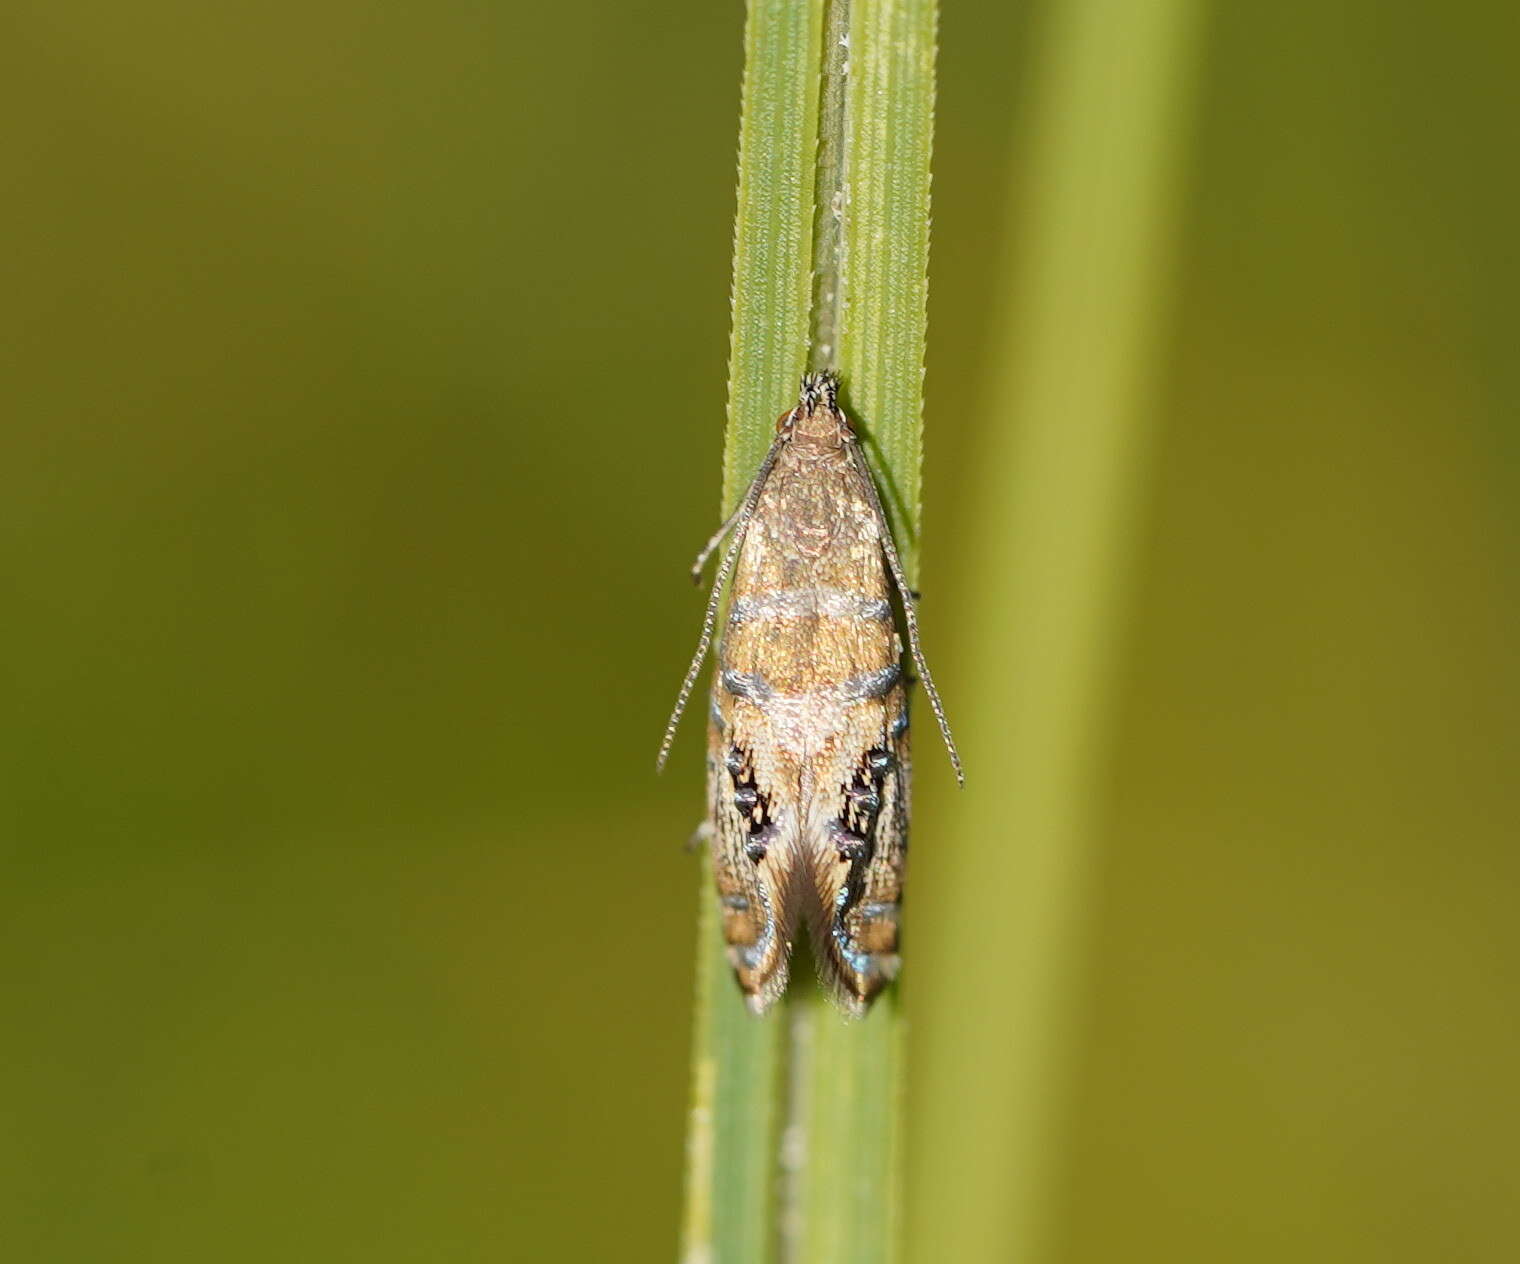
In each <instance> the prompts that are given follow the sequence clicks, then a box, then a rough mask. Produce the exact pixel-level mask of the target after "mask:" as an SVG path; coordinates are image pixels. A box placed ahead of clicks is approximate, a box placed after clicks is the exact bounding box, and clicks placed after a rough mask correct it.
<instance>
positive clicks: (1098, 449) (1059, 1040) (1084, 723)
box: [909, 0, 1201, 1264]
mask: <svg viewBox="0 0 1520 1264" xmlns="http://www.w3.org/2000/svg"><path fill="white" fill-rule="evenodd" d="M1200 9H1201V5H1200V4H1199V3H1198V0H1155V2H1154V3H1150V4H1143V5H1141V4H1132V3H1128V2H1127V0H1071V2H1070V3H1068V4H1063V5H1060V6H1057V8H1056V9H1055V10H1054V11H1053V21H1052V23H1051V26H1050V27H1049V29H1048V44H1047V46H1046V48H1045V50H1044V55H1043V56H1042V58H1041V59H1040V65H1041V73H1042V79H1043V82H1041V83H1039V84H1038V85H1037V87H1036V90H1035V91H1034V92H1033V94H1032V98H1033V106H1032V110H1033V115H1032V120H1031V122H1032V126H1033V132H1032V135H1031V138H1030V143H1029V144H1028V146H1027V148H1026V150H1025V152H1026V153H1027V161H1026V162H1025V163H1024V164H1023V165H1022V166H1021V169H1020V170H1019V171H1018V172H1017V173H1016V181H1015V187H1016V193H1015V196H1014V198H1013V199H1012V205H1013V206H1014V208H1015V213H1016V215H1017V231H1016V232H1015V233H1014V234H1013V236H1014V240H1015V242H1016V244H1017V250H1016V252H1015V255H1014V257H1013V259H1012V260H1011V262H1010V267H1009V271H1008V284H1007V286H1006V288H1005V290H1004V292H1005V293H1007V294H1008V295H1010V296H1011V297H1010V301H1009V304H1008V309H1007V311H1006V312H1005V313H1003V315H1004V317H1005V322H1004V326H1003V328H1002V329H1001V330H995V332H994V338H993V341H992V343H991V345H992V347H993V348H994V353H995V354H996V355H997V356H998V368H997V370H996V371H995V372H994V389H993V391H992V395H991V399H990V401H989V409H988V420H987V422H986V423H985V426H984V431H983V434H984V440H983V445H982V452H981V455H980V459H979V461H978V466H977V472H976V476H975V478H974V481H973V485H972V486H971V487H970V488H968V495H969V496H970V498H971V506H972V508H971V511H970V513H969V514H968V523H969V527H968V537H969V538H968V544H969V543H970V542H971V540H972V539H974V542H975V544H974V547H975V549H976V556H977V567H976V576H977V601H976V605H975V608H974V617H973V618H968V619H966V620H963V621H962V622H961V624H960V626H959V627H958V628H957V629H956V631H957V638H956V641H957V643H956V645H955V647H954V648H955V653H954V658H955V661H956V664H957V668H958V671H959V673H960V674H961V676H962V678H963V679H964V680H965V681H968V682H975V688H974V689H972V690H969V691H964V692H965V694H966V695H967V696H966V697H965V703H966V705H963V706H962V707H961V708H960V710H959V716H960V719H959V724H960V731H961V735H962V740H963V742H964V744H965V746H966V748H967V749H968V750H970V751H973V752H974V751H978V750H980V751H984V752H989V753H990V757H991V758H993V759H994V760H995V766H994V767H993V768H991V769H989V772H990V773H991V776H992V778H993V783H994V790H995V792H994V793H990V794H977V795H970V794H968V795H966V796H964V797H963V798H962V799H961V800H960V801H959V802H957V803H955V804H954V805H953V806H952V809H951V812H950V826H951V828H952V830H953V835H954V838H955V839H956V841H957V844H958V847H957V848H954V849H951V850H950V851H949V852H948V853H946V854H945V855H944V856H943V859H942V861H941V873H942V875H943V877H942V881H943V882H944V883H945V884H946V885H947V887H948V888H950V889H951V890H952V891H953V896H952V901H953V903H952V905H951V907H950V908H948V909H947V910H946V915H945V916H944V917H942V921H941V924H940V925H939V926H937V927H936V936H935V939H936V943H935V961H934V965H935V966H936V967H938V968H937V969H936V971H935V977H936V981H937V984H938V986H937V987H936V988H935V990H934V993H933V995H932V996H926V997H925V998H924V1004H923V1005H922V1006H921V1007H920V1010H919V1012H920V1014H921V1021H922V1022H923V1024H924V1026H923V1031H922V1039H921V1040H920V1041H919V1042H918V1043H917V1044H916V1046H915V1058H916V1060H917V1061H916V1064H915V1077H916V1080H915V1082H916V1086H917V1088H919V1089H920V1090H921V1091H922V1096H921V1097H920V1098H919V1104H920V1106H921V1110H920V1112H919V1113H918V1114H917V1115H916V1122H917V1124H918V1127H917V1130H916V1132H915V1141H916V1144H917V1147H918V1148H917V1149H916V1150H915V1158H917V1157H918V1156H922V1165H921V1166H915V1167H914V1168H913V1171H912V1177H913V1179H912V1180H911V1182H910V1186H909V1188H910V1190H911V1200H912V1205H911V1213H910V1223H911V1229H910V1234H911V1239H912V1245H913V1251H912V1258H914V1259H922V1260H942V1259H943V1260H956V1261H962V1262H965V1264H981V1262H983V1261H986V1262H988V1264H991V1262H992V1261H1003V1260H1018V1261H1040V1260H1047V1259H1050V1258H1053V1257H1054V1256H1055V1255H1056V1254H1057V1248H1056V1243H1055V1242H1054V1241H1053V1238H1052V1234H1053V1231H1054V1225H1053V1218H1052V1216H1051V1208H1052V1207H1053V1206H1058V1205H1059V1202H1060V1194H1061V1190H1060V1187H1059V1184H1058V1182H1057V1176H1058V1174H1059V1173H1060V1172H1061V1170H1062V1168H1063V1157H1064V1156H1063V1154H1062V1152H1061V1140H1060V1138H1061V1128H1060V1124H1061V1113H1062V1110H1063V1107H1064V1104H1065V1101H1066V1098H1067V1093H1068V1090H1069V1079H1068V1074H1069V1072H1068V1068H1069V1065H1070V1063H1071V1060H1072V1052H1073V1042H1072V1039H1071V1035H1072V1032H1073V1029H1074V1026H1075V1024H1076V1022H1077V1007H1076V1001H1075V999H1074V998H1075V997H1077V996H1078V995H1079V993H1080V985H1081V978H1082V972H1081V965H1082V956H1083V943H1084V935H1083V931H1084V929H1085V924H1086V920H1087V917H1088V910H1087V904H1088V900H1089V886H1090V883H1089V881H1088V875H1087V870H1088V866H1089V859H1090V857H1091V855H1092V854H1093V851H1094V849H1095V846H1096V841H1095V840H1096V833H1097V830H1098V828H1099V826H1100V824H1101V822H1099V821H1098V820H1097V819H1096V817H1095V813H1094V805H1095V803H1096V802H1097V801H1098V796H1099V792H1100V790H1101V777H1102V768H1103V761H1104V759H1105V757H1107V756H1108V755H1109V754H1110V752H1107V751H1106V750H1105V749H1104V747H1103V735H1104V733H1105V732H1106V731H1107V729H1108V727H1109V724H1110V720H1109V716H1110V710H1111V707H1112V705H1113V704H1112V691H1111V690H1110V689H1109V687H1108V680H1109V676H1110V674H1111V670H1112V666H1113V662H1114V659H1115V657H1116V653H1117V650H1118V646H1119V643H1120V633H1119V632H1118V629H1121V628H1122V626H1123V622H1124V610H1125V602H1126V598H1127V597H1128V596H1129V594H1128V593H1127V591H1126V582H1125V581H1126V576H1127V575H1128V574H1129V572H1130V554H1129V543H1130V540H1131V539H1132V537H1133V534H1134V532H1133V511H1134V507H1135V505H1136V503H1137V500H1138V498H1139V496H1140V494H1141V488H1142V486H1143V482H1144V478H1145V471H1146V447H1147V438H1148V430H1149V426H1148V421H1149V417H1150V414H1151V409H1150V407H1149V398H1148V396H1149V390H1150V388H1151V386H1152V381H1151V372H1150V366H1151V363H1152V361H1153V358H1154V355H1155V353H1156V351H1157V350H1158V349H1159V338H1158V335H1159V334H1160V333H1161V332H1162V331H1164V330H1165V328H1166V316H1167V295H1168V288H1169V287H1168V274H1167V264H1168V259H1169V252H1168V244H1169V241H1170V238H1171V225H1172V220H1173V210H1174V207H1175V204H1176V201H1177V186H1178V170H1179V165H1180V164H1179V162H1178V159H1179V155H1180V151H1181V146H1180V144H1179V140H1180V138H1181V137H1182V136H1184V135H1185V134H1186V128H1185V126H1184V122H1185V118H1186V114H1185V106H1186V101H1187V89H1188V88H1189V86H1190V85H1191V82H1192V73H1191V72H1192V68H1193V66H1192V48H1193V45H1194V33H1195V30H1196V26H1197V20H1198V17H1199V12H1200ZM967 1015H974V1016H975V1023H976V1026H975V1038H967V1036H966V1034H965V1032H966V1022H967V1017H966V1016H967Z"/></svg>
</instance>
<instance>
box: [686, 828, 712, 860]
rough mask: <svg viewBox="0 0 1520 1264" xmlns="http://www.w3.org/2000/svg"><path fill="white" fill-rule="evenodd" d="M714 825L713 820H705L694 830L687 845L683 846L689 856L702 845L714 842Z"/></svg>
mask: <svg viewBox="0 0 1520 1264" xmlns="http://www.w3.org/2000/svg"><path fill="white" fill-rule="evenodd" d="M712 836H713V826H712V822H711V821H703V822H702V823H701V824H700V825H698V826H697V828H696V829H694V830H692V832H691V837H690V838H688V839H687V840H686V845H685V846H684V847H682V848H681V850H682V851H684V852H685V853H686V854H687V855H688V856H690V855H691V854H692V853H693V852H695V851H696V850H697V849H698V848H700V847H706V846H707V845H708V844H709V843H711V842H712Z"/></svg>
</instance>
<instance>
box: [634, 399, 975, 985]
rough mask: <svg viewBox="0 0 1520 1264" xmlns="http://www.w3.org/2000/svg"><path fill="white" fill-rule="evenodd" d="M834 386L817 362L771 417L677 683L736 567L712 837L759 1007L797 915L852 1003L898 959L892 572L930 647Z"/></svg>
mask: <svg viewBox="0 0 1520 1264" xmlns="http://www.w3.org/2000/svg"><path fill="white" fill-rule="evenodd" d="M836 395H837V383H836V380H835V378H834V377H833V375H831V374H810V375H808V376H807V377H805V378H803V381H802V392H801V397H800V399H799V401H798V404H797V406H796V407H795V408H793V409H792V410H791V411H790V412H788V413H785V414H783V415H782V417H781V418H780V420H779V421H778V423H777V440H776V442H775V444H773V445H772V448H771V450H770V453H769V454H768V455H767V458H766V460H765V462H764V463H763V465H762V467H761V470H760V472H759V473H758V474H757V476H756V478H755V481H754V483H753V484H751V486H750V489H749V490H748V492H747V493H746V495H745V497H744V498H743V500H742V501H741V505H740V509H739V511H737V512H736V513H735V516H734V519H733V520H732V521H733V530H734V538H733V540H732V542H731V543H730V546H729V549H728V551H727V552H726V553H725V555H724V562H723V565H722V566H721V567H720V570H719V576H718V580H717V583H716V585H715V587H714V590H713V596H712V599H711V600H710V601H709V605H708V622H707V624H706V626H705V627H704V632H703V638H702V644H701V646H699V649H698V660H697V662H696V663H694V664H693V668H692V671H691V672H689V673H688V677H687V684H686V685H685V686H683V690H682V697H681V702H684V700H685V696H686V693H687V692H688V691H689V688H690V683H691V681H692V680H693V678H694V676H695V672H696V669H697V666H698V664H699V663H700V657H701V655H702V653H703V652H704V651H705V649H706V645H707V642H708V640H709V638H710V636H711V633H712V629H713V622H714V619H715V612H716V611H717V608H718V602H719V594H720V592H721V589H722V585H723V582H724V580H725V578H726V577H727V575H728V573H729V572H730V571H731V572H732V576H733V581H732V585H731V587H730V592H729V604H728V610H727V615H726V619H725V623H724V627H723V630H722V635H721V637H720V638H719V643H718V653H717V668H716V671H715V673H714V679H713V687H712V693H711V697H710V705H709V726H708V778H709V780H708V811H709V818H710V820H709V823H710V826H711V829H710V830H709V833H708V837H709V845H710V849H711V854H712V864H713V872H714V877H715V879H716V882H717V887H718V897H719V900H720V901H721V905H722V912H723V933H724V938H725V940H726V942H727V944H728V954H729V960H730V962H731V963H732V965H733V967H734V971H735V974H736V975H737V977H738V980H739V985H740V987H741V988H742V989H743V990H744V992H745V994H746V997H747V999H748V1002H749V1005H750V1007H751V1008H752V1009H754V1010H755V1011H756V1012H760V1011H763V1010H764V1009H766V1008H767V1007H768V1006H769V1005H770V1004H771V1003H772V1002H774V1001H775V999H776V998H777V997H778V996H780V995H781V993H782V992H783V991H784V990H785V987H786V979H787V968H788V961H789V958H790V955H791V948H792V943H793V940H794V937H795V935H796V934H797V932H798V930H799V928H801V927H806V929H807V932H808V934H809V936H810V938H811V939H812V942H813V947H814V956H815V958H816V960H817V962H818V967H819V971H820V974H821V975H822V977H823V981H824V983H825V985H826V986H827V987H828V989H829V992H830V994H831V995H832V996H833V998H834V999H835V1001H836V1002H837V1003H838V1004H839V1005H840V1006H841V1007H842V1008H843V1009H845V1010H846V1011H847V1012H850V1013H855V1014H859V1013H863V1012H864V1011H865V1008H866V1006H867V1005H869V1003H870V1001H871V999H872V998H873V997H874V996H875V995H876V994H877V993H878V992H879V991H880V990H881V989H882V988H883V987H884V986H885V985H886V984H887V983H888V982H889V981H890V980H891V979H892V978H893V977H894V976H895V974H896V972H897V965H898V956H897V940H898V909H899V906H900V903H901V899H902V885H903V872H904V866H905V862H906V856H907V825H908V801H909V794H908V780H909V775H910V760H909V745H908V718H907V696H906V682H905V679H904V676H903V671H902V664H901V658H902V652H903V645H902V641H901V639H900V638H899V636H898V634H897V631H896V628H895V626H894V620H893V610H892V601H891V582H892V580H894V579H895V580H896V581H897V582H898V584H899V587H900V588H901V589H902V594H901V595H902V600H903V605H904V612H905V623H906V626H907V629H908V632H909V640H910V648H911V649H912V651H913V654H914V659H915V661H916V662H919V663H920V664H921V663H922V655H921V652H920V651H919V648H918V644H917V625H916V621H915V620H914V619H913V617H912V610H911V606H910V603H911V601H912V596H911V594H909V593H908V592H907V591H906V584H905V583H904V582H903V580H902V569H901V564H900V563H899V562H898V558H897V552H896V549H895V548H894V547H893V544H892V539H891V535H890V529H889V527H888V525H887V521H886V518H885V516H884V514H883V512H882V509H881V501H880V497H879V496H878V495H877V493H876V489H875V486H874V484H872V482H871V477H870V472H869V470H868V468H867V467H866V465H865V462H864V460H863V458H861V456H860V454H859V452H858V449H857V446H856V443H855V436H854V434H853V433H852V431H851V428H850V423H849V421H848V419H847V418H846V417H845V415H844V414H843V413H842V412H841V411H840V410H839V407H838V403H837V398H836ZM721 538H722V532H720V533H719V536H717V537H715V540H714V544H715V543H716V542H717V541H718V540H721ZM712 547H713V545H711V544H710V545H709V549H710V548H712ZM920 672H921V675H924V676H925V677H926V679H927V675H926V670H925V669H924V668H923V667H922V665H921V668H920ZM931 688H932V684H931ZM934 701H935V704H936V705H935V711H936V715H941V714H942V713H941V709H940V707H939V706H938V696H937V694H936V695H934ZM681 702H678V704H677V709H676V715H675V716H673V717H672V722H671V727H672V729H673V727H674V723H675V720H676V718H677V717H678V716H679V714H680V706H681ZM946 737H947V740H948V731H947V732H946ZM668 745H669V731H667V736H666V746H667V747H668ZM662 758H663V751H662ZM952 758H953V746H952ZM955 762H956V769H957V773H959V761H958V760H956V761H955Z"/></svg>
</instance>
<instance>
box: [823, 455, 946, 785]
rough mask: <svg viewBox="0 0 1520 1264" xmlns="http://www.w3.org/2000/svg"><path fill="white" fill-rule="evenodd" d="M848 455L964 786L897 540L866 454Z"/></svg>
mask: <svg viewBox="0 0 1520 1264" xmlns="http://www.w3.org/2000/svg"><path fill="white" fill-rule="evenodd" d="M850 454H851V456H853V457H854V459H855V472H856V474H858V475H859V477H860V481H861V483H862V484H863V486H864V488H865V493H866V496H867V498H868V499H869V500H870V502H871V505H872V508H874V509H875V511H876V520H877V522H878V523H879V524H880V528H881V550H882V552H883V553H884V554H885V555H886V558H887V569H888V570H889V571H891V572H892V582H893V583H894V584H896V585H897V591H898V593H899V594H900V595H901V597H902V608H903V622H904V623H906V624H907V625H908V649H909V651H910V652H911V653H912V655H913V665H914V666H915V667H917V668H918V677H919V679H920V680H921V681H922V682H923V686H924V692H925V693H927V694H928V695H929V705H930V707H932V708H933V709H934V718H935V719H936V720H937V721H938V722H939V732H940V736H941V737H943V738H944V739H945V749H946V750H947V751H949V752H950V766H951V767H952V768H954V769H955V779H956V781H957V782H959V783H960V784H961V785H965V784H966V774H965V772H964V771H963V770H962V768H961V757H960V752H959V751H957V750H956V749H955V738H954V737H953V736H952V735H951V732H950V721H949V720H948V719H947V718H946V717H945V704H944V703H943V702H941V701H940V697H939V690H938V689H937V688H936V687H935V685H934V677H933V676H932V675H930V674H929V664H928V661H927V660H926V659H925V658H924V649H923V646H922V645H921V644H920V643H919V639H918V611H917V608H916V607H917V602H918V594H917V593H916V592H914V590H913V589H912V588H911V587H910V586H909V585H908V577H907V575H905V574H904V573H903V564H902V558H901V557H899V556H898V553H897V541H896V540H894V539H893V538H892V524H891V523H890V522H889V521H888V520H887V514H886V510H884V509H883V508H882V506H881V496H880V495H879V494H878V493H877V491H876V482H875V480H874V479H873V478H872V477H871V467H870V466H869V465H867V464H866V456H865V453H864V452H862V451H861V448H860V444H858V443H852V444H851V445H850Z"/></svg>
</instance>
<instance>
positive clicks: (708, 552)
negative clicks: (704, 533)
mask: <svg viewBox="0 0 1520 1264" xmlns="http://www.w3.org/2000/svg"><path fill="white" fill-rule="evenodd" d="M743 512H744V501H743V500H741V501H740V502H739V504H738V505H737V507H735V509H734V511H733V513H731V514H729V515H728V520H727V521H726V522H724V524H723V525H722V526H721V527H719V528H718V529H717V530H716V531H715V532H713V535H712V539H710V540H708V542H707V543H706V544H704V545H703V546H702V551H701V552H700V553H698V554H697V560H696V561H695V562H693V563H692V564H691V582H692V583H694V584H699V583H701V582H702V568H703V567H704V566H706V565H707V559H708V558H710V557H711V556H712V555H713V550H714V549H716V548H717V547H718V545H720V544H722V543H723V537H724V536H726V535H727V534H728V533H729V532H730V531H732V530H733V529H734V524H735V523H736V522H738V521H739V515H740V514H742V513H743Z"/></svg>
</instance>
